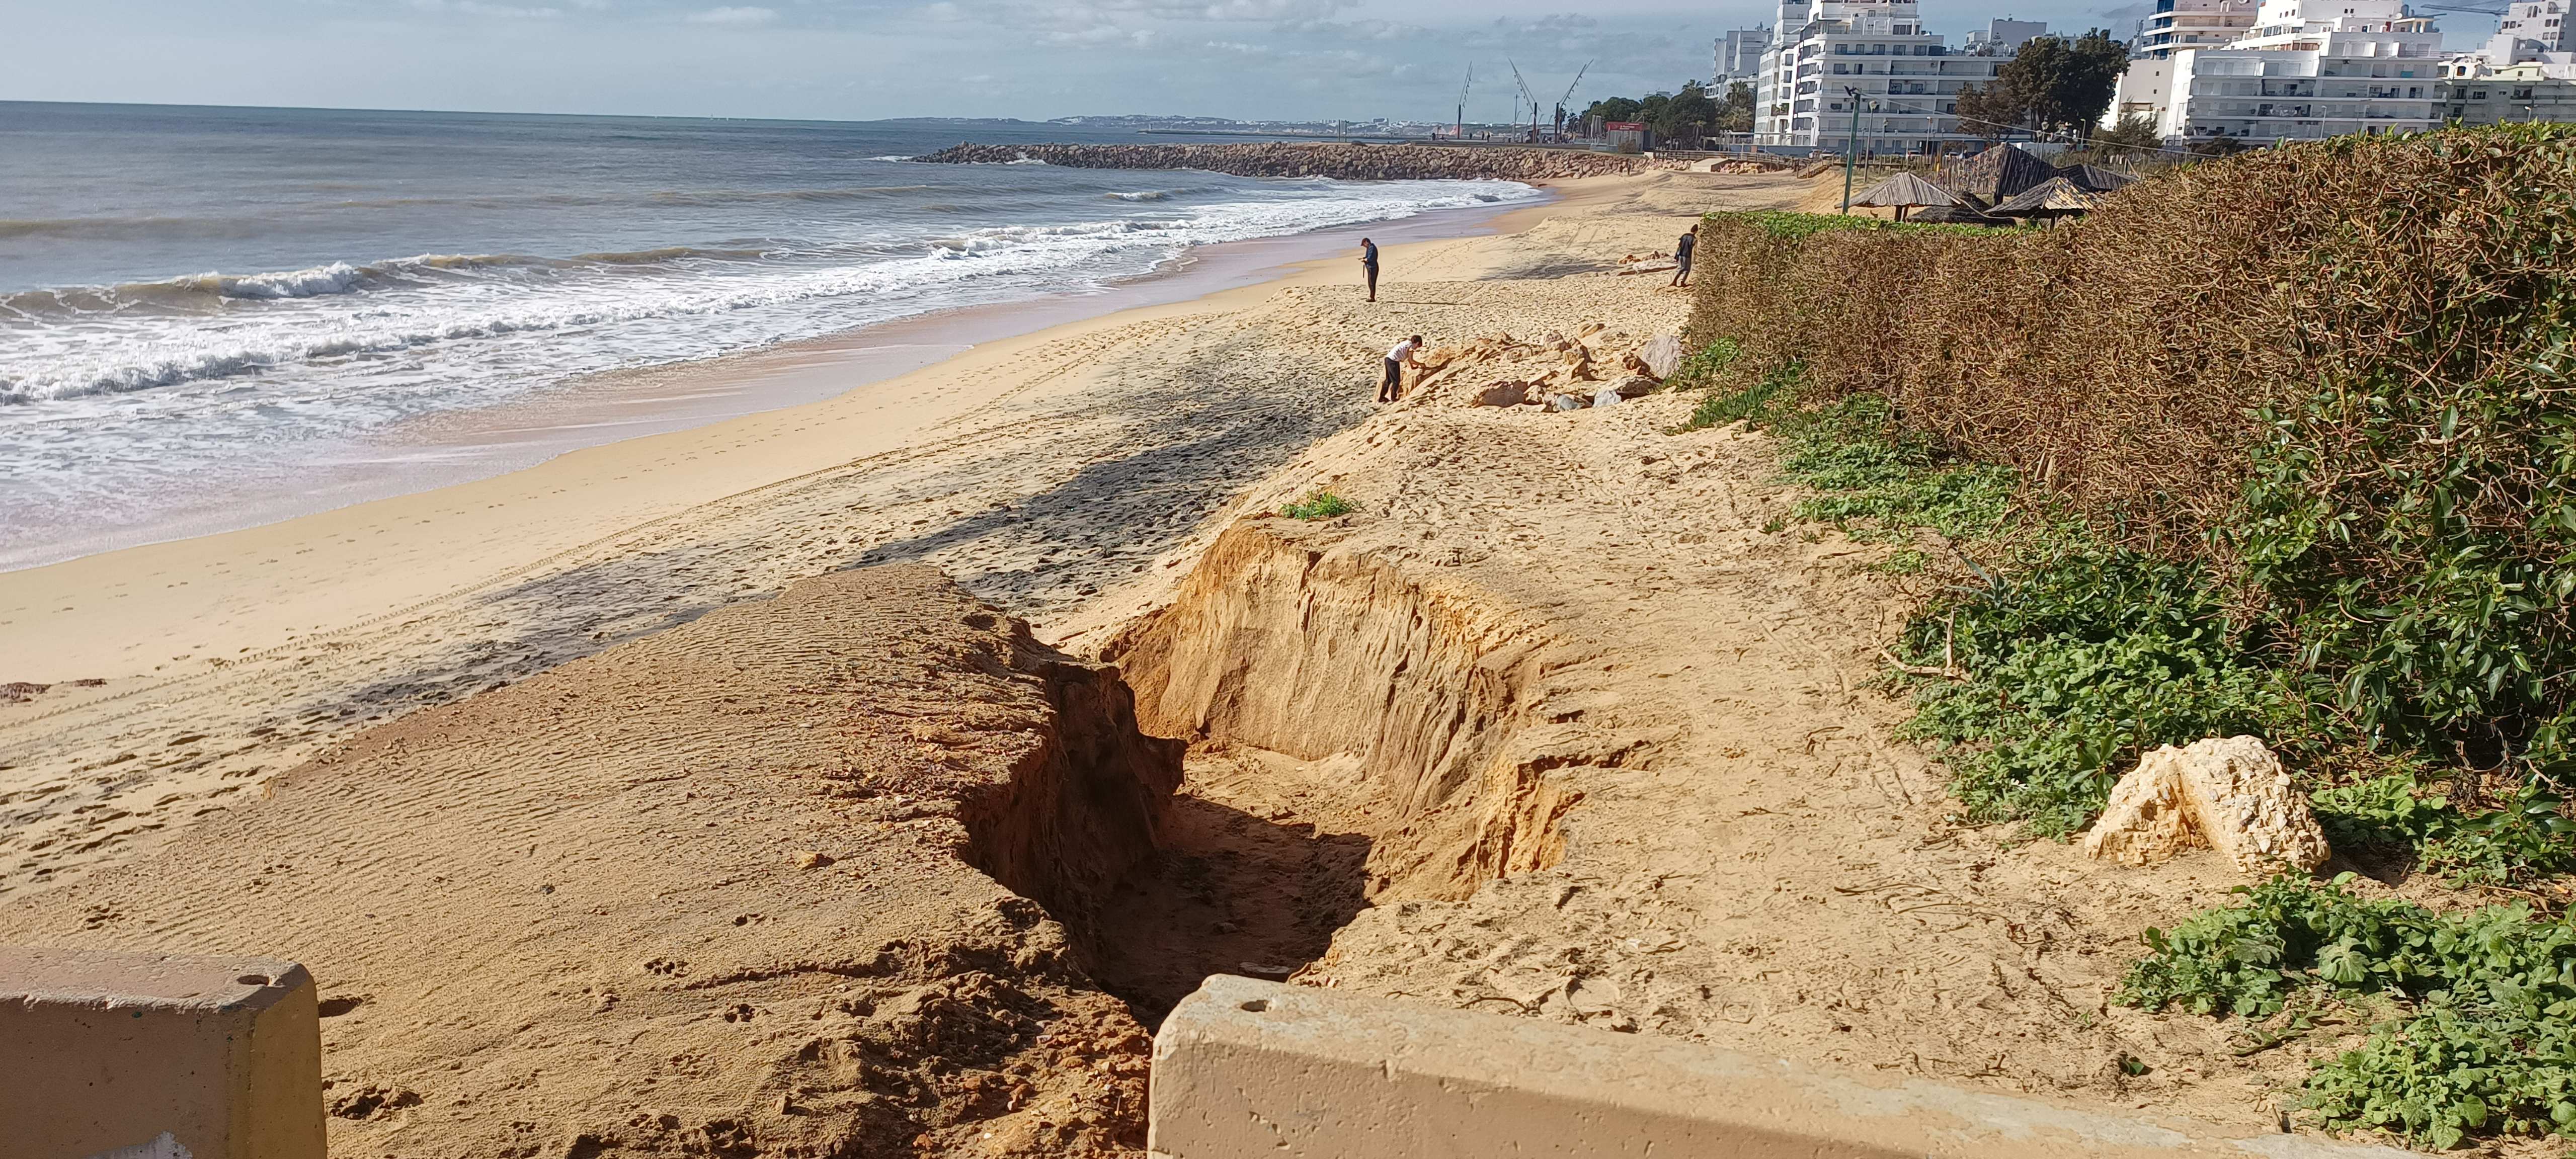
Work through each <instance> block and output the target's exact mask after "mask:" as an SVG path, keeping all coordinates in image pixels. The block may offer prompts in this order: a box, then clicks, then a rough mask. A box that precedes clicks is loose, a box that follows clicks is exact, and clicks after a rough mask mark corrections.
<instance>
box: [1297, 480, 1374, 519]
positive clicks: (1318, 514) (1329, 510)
mask: <svg viewBox="0 0 2576 1159" xmlns="http://www.w3.org/2000/svg"><path fill="white" fill-rule="evenodd" d="M1354 510H1356V508H1353V507H1352V506H1351V501H1350V500H1348V499H1344V498H1342V497H1341V496H1339V495H1335V494H1333V493H1332V492H1331V491H1329V490H1326V489H1325V488H1322V487H1318V488H1316V489H1314V490H1312V491H1308V492H1306V497H1305V498H1303V499H1299V500H1298V501H1296V502H1294V503H1291V504H1289V505H1287V506H1285V507H1282V508H1280V509H1279V513H1280V514H1281V515H1285V516H1287V517H1288V518H1290V519H1330V518H1332V517H1334V516H1336V515H1348V514H1350V513H1351V512H1352V511H1354Z"/></svg>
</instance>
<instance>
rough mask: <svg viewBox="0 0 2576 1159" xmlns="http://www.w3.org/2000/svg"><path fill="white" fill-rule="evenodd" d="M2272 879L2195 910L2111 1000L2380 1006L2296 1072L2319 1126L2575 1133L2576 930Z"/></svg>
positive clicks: (2500, 910) (2458, 1135) (2441, 1132)
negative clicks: (2367, 1021) (2308, 996)
mask: <svg viewBox="0 0 2576 1159" xmlns="http://www.w3.org/2000/svg"><path fill="white" fill-rule="evenodd" d="M2348 881H2349V878H2337V879H2336V880H2335V881H2333V882H2331V883H2327V884H2323V885H2320V884H2317V883H2314V882H2306V881H2297V880H2292V879H2289V878H2279V879H2275V880H2273V881H2271V882H2269V883H2267V884H2264V885H2261V886H2254V887H2244V888H2241V889H2240V890H2239V891H2238V892H2239V893H2241V894H2242V895H2244V901H2243V903H2242V904H2240V905H2235V906H2228V907H2223V908H2220V909H2213V910H2209V911H2206V912H2203V913H2201V914H2197V915H2195V916H2193V917H2192V918H2190V919H2189V920H2187V921H2185V922H2183V923H2182V924H2181V925H2180V926H2177V927H2175V929H2174V930H2173V931H2172V932H2171V933H2166V932H2163V931H2160V930H2148V931H2147V933H2146V943H2147V946H2148V948H2149V950H2150V951H2151V952H2150V953H2149V954H2148V956H2147V957H2146V958H2144V959H2142V960H2140V961H2139V962H2138V963H2137V964H2136V965H2134V966H2132V967H2131V968H2130V970H2129V973H2128V976H2127V977H2126V979H2125V980H2124V981H2123V983H2122V986H2121V989H2120V994H2119V998H2120V1001H2122V1002H2124V1003H2127V1004H2130V1005H2134V1006H2140V1007H2144V1008H2146V1009H2149V1010H2162V1009H2165V1008H2167V1007H2169V1006H2180V1007H2183V1008H2185V1009H2188V1010H2192V1011H2194V1012H2197V1013H2201V1014H2216V1015H2222V1016H2224V1015H2231V1014H2232V1015H2235V1016H2238V1017H2243V1018H2264V1017H2268V1016H2271V1015H2274V1014H2277V1013H2279V1012H2281V1010H2282V1009H2283V1008H2284V1006H2285V1005H2286V1004H2288V1003H2289V1002H2291V1001H2292V1000H2293V999H2294V998H2295V997H2297V996H2298V995H2300V994H2302V993H2308V992H2315V993H2320V994H2322V995H2324V996H2331V997H2335V998H2339V999H2343V1000H2347V1001H2356V1000H2365V999H2379V1000H2384V1001H2388V1002H2392V1003H2394V1004H2395V1005H2396V1006H2397V1017H2395V1018H2393V1019H2391V1020H2388V1021H2386V1022H2383V1023H2381V1024H2379V1025H2376V1026H2374V1027H2373V1028H2372V1029H2371V1032H2370V1036H2369V1039H2368V1041H2367V1042H2365V1043H2364V1044H2363V1045H2362V1046H2361V1047H2360V1048H2359V1049H2356V1050H2352V1051H2349V1052H2346V1053H2345V1054H2343V1055H2341V1056H2339V1057H2337V1058H2334V1059H2332V1060H2329V1061H2327V1062H2324V1063H2321V1064H2319V1065H2318V1066H2317V1068H2316V1069H2315V1070H2314V1071H2313V1072H2311V1073H2310V1075H2309V1076H2308V1081H2307V1087H2308V1096H2307V1099H2306V1104H2307V1106H2308V1107H2309V1108H2310V1109H2312V1110H2313V1111H2315V1112H2316V1113H2317V1115H2318V1116H2319V1117H2320V1118H2321V1119H2322V1120H2323V1121H2324V1122H2325V1123H2326V1124H2327V1125H2328V1126H2330V1127H2338V1128H2349V1127H2373V1128H2380V1129H2385V1130H2389V1131H2394V1132H2397V1133H2399V1134H2402V1135H2405V1136H2407V1137H2408V1138H2410V1139H2415V1140H2420V1141H2422V1142H2426V1143H2430V1144H2432V1145H2433V1146H2436V1147H2450V1146H2453V1145H2456V1144H2457V1143H2459V1142H2460V1141H2461V1140H2462V1139H2463V1138H2465V1137H2466V1136H2467V1135H2468V1134H2469V1133H2470V1132H2473V1131H2492V1132H2502V1133H2510V1134H2544V1133H2560V1134H2571V1135H2576V925H2571V924H2570V923H2569V922H2568V921H2567V920H2566V919H2564V918H2556V919H2547V918H2540V917H2536V916H2534V914H2533V913H2532V911H2531V910H2530V909H2529V908H2528V907H2526V906H2523V905H2521V904H2518V903H2517V904H2514V905H2504V906H2488V907H2484V908H2480V909H2476V910H2468V911H2462V912H2454V913H2434V912H2432V911H2429V910H2426V909H2424V908H2423V907H2421V906H2418V905H2415V904H2413V903H2411V902H2405V901H2397V900H2385V901H2373V900H2368V899H2364V898H2361V897H2357V896H2355V895H2354V894H2353V893H2351V892H2350V891H2349V889H2348V888H2346V886H2347V882H2348Z"/></svg>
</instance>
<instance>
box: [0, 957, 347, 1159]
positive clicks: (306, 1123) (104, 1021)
mask: <svg viewBox="0 0 2576 1159" xmlns="http://www.w3.org/2000/svg"><path fill="white" fill-rule="evenodd" d="M0 1125H5V1126H0V1159H83V1157H85V1156H94V1155H101V1154H104V1153H107V1152H110V1151H115V1150H118V1149H122V1148H129V1147H142V1146H146V1145H148V1144H150V1143H151V1142H152V1141H153V1140H154V1138H155V1137H157V1136H159V1135H161V1134H162V1133H164V1132H167V1133H168V1134H170V1135H171V1136H172V1137H173V1138H174V1139H175V1140H176V1142H177V1143H178V1144H179V1145H180V1146H182V1147H185V1148H186V1149H187V1150H188V1153H189V1154H190V1155H191V1156H193V1157H194V1159H322V1154H323V1129H322V1024H321V1021H320V1017H319V1013H318V1011H317V1010H316V1003H315V997H314V987H313V977H312V975H311V974H308V973H306V972H305V969H304V967H302V966H299V965H296V964H295V963H293V962H281V961H277V960H274V959H268V958H184V957H176V956H171V955H164V954H109V953H99V952H94V951H74V950H41V949H31V948H26V947H17V946H0Z"/></svg>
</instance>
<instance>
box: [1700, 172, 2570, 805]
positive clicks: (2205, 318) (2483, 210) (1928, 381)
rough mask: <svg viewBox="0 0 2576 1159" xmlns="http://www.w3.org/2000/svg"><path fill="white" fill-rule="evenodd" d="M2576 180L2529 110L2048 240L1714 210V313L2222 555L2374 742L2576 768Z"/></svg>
mask: <svg viewBox="0 0 2576 1159" xmlns="http://www.w3.org/2000/svg"><path fill="white" fill-rule="evenodd" d="M2571 171H2576V126H2568V125H2514V126H2503V127H2495V128H2484V129H2459V130H2446V131H2442V132H2435V133H2417V134H2404V135H2391V136H2379V137H2347V138H2336V139H2333V140H2328V141H2321V142H2312V143H2301V144H2293V145H2288V146H2284V147H2282V148H2276V149H2266V150H2260V151H2255V152H2249V153H2247V154H2245V155H2243V156H2239V157H2233V158H2229V159H2226V160H2222V161H2211V162H2206V163H2201V164H2195V165H2191V166H2187V167H2183V168H2180V169H2178V170H2175V171H2173V172H2170V173H2165V174H2161V175H2158V176H2155V177H2151V178H2149V179H2146V180H2143V181H2140V182H2137V183H2135V184H2133V185H2130V186H2128V187H2126V188H2123V189H2121V190H2119V191H2118V192H2116V193H2114V194H2111V195H2109V196H2108V197H2106V198H2104V199H2103V201H2102V204H2101V205H2100V206H2099V207H2097V208H2096V209H2095V210H2093V211H2091V212H2089V213H2087V214H2086V215H2085V216H2084V217H2083V218H2082V219H2080V220H2077V221H2072V222H2068V223H2066V224H2064V225H2062V226H2061V227H2059V228H2056V229H2050V230H2013V231H1992V232H1988V233H1954V232H1950V231H1945V230H1942V229H1938V228H1927V229H1899V228H1894V227H1889V226H1885V225H1883V224H1855V223H1853V222H1851V221H1850V220H1849V219H1841V218H1835V217H1832V216H1829V215H1793V214H1779V213H1768V212H1766V213H1748V214H1716V215H1712V216H1711V217H1710V218H1709V219H1708V220H1707V221H1706V222H1704V223H1703V224H1702V226H1701V238H1702V245H1701V252H1702V253H1703V254H1704V255H1705V257H1704V258H1703V261H1702V268H1701V270H1700V277H1699V278H1698V279H1697V280H1696V281H1695V283H1694V294H1695V307H1694V311H1693V316H1692V321H1691V324H1690V328H1689V332H1690V333H1691V335H1693V336H1694V337H1695V338H1705V337H1706V336H1708V335H1713V334H1726V335H1733V336H1736V337H1737V338H1738V339H1739V343H1738V344H1739V346H1740V351H1739V357H1740V358H1741V359H1743V360H1744V361H1746V362H1749V363H1753V364H1758V365H1765V366H1769V365H1785V364H1788V363H1791V362H1798V363H1801V364H1803V365H1804V366H1805V367H1806V371H1807V376H1806V386H1805V388H1804V389H1805V390H1806V391H1808V392H1810V393H1811V394H1812V395H1813V396H1814V397H1816V398H1821V399H1832V398H1838V397H1842V396H1845V395H1850V394H1855V393H1870V394H1879V395H1883V396H1884V397H1886V398H1887V399H1889V400H1890V402H1891V403H1892V404H1893V405H1894V409H1895V411H1896V413H1897V414H1898V415H1899V416H1901V418H1902V421H1903V423H1904V425H1905V427H1906V429H1907V430H1908V431H1910V432H1913V433H1916V434H1919V435H1922V436H1926V437H1929V438H1932V439H1934V440H1937V441H1938V443H1939V444H1940V445H1941V446H1942V447H1944V448H1945V449H1948V450H1950V451H1952V452H1955V453H1958V454H1960V455H1963V456H1965V457H1968V458H1972V459H1974V460H1976V461H1979V462H1984V463H1994V464H2002V465H2006V466H2009V467H2012V468H2013V469H2015V470H2016V471H2017V472H2018V473H2019V478H2020V480H2021V481H2022V482H2023V483H2025V484H2027V485H2029V486H2032V487H2034V488H2037V489H2040V490H2044V491H2046V492H2048V493H2049V494H2050V495H2051V497H2052V503H2054V504H2056V505H2060V506H2062V507H2063V509H2064V510H2066V511H2067V512H2069V513H2070V514H2072V515H2074V516H2075V517H2077V518H2080V519H2082V520H2083V521H2084V522H2085V523H2086V524H2087V525H2088V526H2089V527H2090V529H2091V530H2092V531H2093V533H2094V534H2095V535H2096V536H2097V537H2099V538H2100V539H2102V540H2103V541H2104V542H2106V543H2111V544H2116V545H2119V546H2122V547H2126V548H2133V549H2137V550H2142V551H2147V552H2150V553H2152V554H2157V555H2163V556H2171V557H2175V558H2183V559H2190V560H2193V561H2195V562H2197V563H2198V564H2200V565H2201V567H2202V570H2203V574H2204V576H2205V582H2206V583H2208V584H2209V585H2210V586H2211V587H2212V588H2213V589H2215V590H2217V591H2219V592H2221V593H2223V596H2224V600H2225V602H2226V603H2227V604H2228V606H2229V607H2230V608H2231V609H2233V612H2232V615H2233V617H2234V619H2236V620H2237V621H2238V622H2240V623H2247V624H2253V625H2258V626H2259V627H2260V628H2261V630H2262V631H2263V632H2264V633H2265V634H2266V635H2267V636H2268V637H2269V638H2271V639H2272V640H2273V641H2275V642H2276V643H2277V646H2278V647H2279V648H2280V649H2281V650H2282V656H2281V657H2280V658H2279V662H2280V663H2281V664H2283V665H2285V666H2290V667H2296V668H2298V669H2300V670H2301V671H2302V673H2303V678H2302V683H2303V686H2305V687H2307V688H2310V689H2312V690H2313V692H2314V694H2315V696H2316V698H2317V700H2316V704H2317V707H2318V710H2319V711H2329V710H2330V711H2332V712H2333V713H2334V714H2335V715H2336V716H2338V717H2339V718H2342V719H2344V720H2346V721H2348V722H2349V725H2350V728H2351V729H2352V730H2353V731H2354V732H2355V734H2356V743H2358V744H2360V745H2362V746H2364V747H2365V748H2367V749H2370V750H2375V751H2376V752H2378V753H2381V754H2402V753H2406V752H2409V751H2415V752H2421V753H2423V754H2424V755H2425V756H2426V757H2427V758H2428V759H2431V760H2434V761H2436V762H2439V763H2447V764H2456V765H2462V766H2467V767H2477V768H2492V767H2497V766H2499V765H2505V766H2507V767H2509V768H2510V769H2511V770H2513V771H2514V772H2516V773H2519V774H2521V775H2522V776H2523V777H2524V778H2525V779H2539V780H2549V781H2554V782H2558V783H2570V782H2569V781H2568V778H2569V777H2571V776H2576V488H2571V487H2570V486H2568V483H2569V482H2570V480H2571V479H2576V402H2571V399H2576V395H2571V394H2570V392H2569V391H2568V389H2567V381H2568V377H2569V371H2570V370H2571V368H2576V274H2571V271H2576V263H2571V261H2570V260H2569V259H2570V258H2576V182H2570V181H2568V180H2567V179H2566V175H2567V174H2568V173H2569V172H2571ZM2311 676H2312V677H2313V679H2312V680H2311V679H2307V677H2311Z"/></svg>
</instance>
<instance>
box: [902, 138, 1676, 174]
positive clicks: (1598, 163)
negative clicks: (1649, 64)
mask: <svg viewBox="0 0 2576 1159" xmlns="http://www.w3.org/2000/svg"><path fill="white" fill-rule="evenodd" d="M913 160H915V161H927V162H933V163H939V164H952V165H999V164H1005V163H1008V162H1012V161H1044V162H1046V163H1047V164H1049V165H1066V166H1071V167H1073V168H1076V169H1201V170H1206V171H1207V172H1210V173H1231V174H1234V175H1235V176H1238V177H1332V178H1338V179H1341V180H1346V181H1420V180H1464V179H1471V178H1479V177H1483V178H1497V179H1502V180H1510V181H1546V180H1559V179H1564V178H1569V177H1601V176H1605V175H1609V174H1619V173H1646V172H1650V171H1653V170H1657V169H1679V168H1681V167H1682V163H1681V162H1678V161H1669V160H1656V159H1652V158H1647V157H1640V156H1634V155H1627V154H1619V153H1586V152H1578V151H1575V150H1571V149H1516V148H1508V147H1504V148H1485V147H1478V148H1460V147H1455V146H1437V145H1349V144H1338V143H1325V142H1314V143H1308V142H1295V143H1292V142H1285V141H1261V142H1253V143H1243V144H1224V145H957V146H953V147H951V148H947V149H942V150H940V151H938V152H936V153H931V154H927V155H925V156H921V157H915V158H913Z"/></svg>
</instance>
